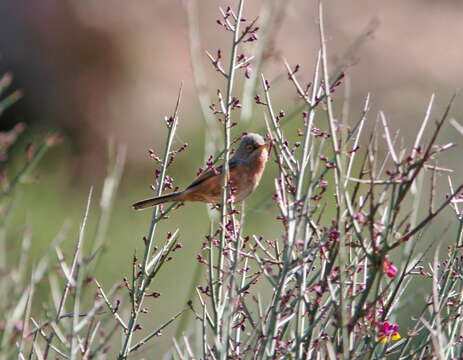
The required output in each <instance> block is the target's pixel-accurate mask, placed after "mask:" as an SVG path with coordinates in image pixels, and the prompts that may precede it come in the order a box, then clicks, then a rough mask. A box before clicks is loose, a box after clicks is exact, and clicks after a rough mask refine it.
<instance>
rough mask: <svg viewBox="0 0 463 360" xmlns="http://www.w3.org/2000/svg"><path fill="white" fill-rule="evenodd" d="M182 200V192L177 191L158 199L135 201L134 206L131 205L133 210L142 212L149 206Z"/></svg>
mask: <svg viewBox="0 0 463 360" xmlns="http://www.w3.org/2000/svg"><path fill="white" fill-rule="evenodd" d="M183 200H185V199H184V194H183V191H179V192H174V193H172V194H167V195H161V196H158V197H153V198H149V199H145V200H141V201H137V202H136V203H135V204H133V205H132V207H133V208H134V209H135V210H143V209H146V208H149V207H151V206H156V205H159V204H164V203H166V202H172V201H183Z"/></svg>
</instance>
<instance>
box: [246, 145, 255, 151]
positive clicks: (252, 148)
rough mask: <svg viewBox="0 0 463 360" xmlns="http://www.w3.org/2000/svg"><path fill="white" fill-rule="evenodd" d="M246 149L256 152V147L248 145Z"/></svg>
mask: <svg viewBox="0 0 463 360" xmlns="http://www.w3.org/2000/svg"><path fill="white" fill-rule="evenodd" d="M246 149H248V151H252V150H254V146H252V145H248V146H246Z"/></svg>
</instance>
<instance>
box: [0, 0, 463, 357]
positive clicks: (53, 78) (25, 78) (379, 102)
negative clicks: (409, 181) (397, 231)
mask: <svg viewBox="0 0 463 360" xmlns="http://www.w3.org/2000/svg"><path fill="white" fill-rule="evenodd" d="M228 4H229V3H226V2H223V1H216V2H212V1H207V2H206V1H198V4H197V8H196V12H195V14H196V15H194V17H195V18H196V16H197V25H198V26H199V31H200V40H201V43H200V44H198V46H199V48H200V55H201V58H200V61H201V64H202V66H203V68H204V70H205V75H204V76H205V79H207V85H208V89H207V91H208V93H209V94H210V96H211V98H212V101H214V102H215V101H216V100H215V98H214V95H215V93H216V90H217V88H223V86H224V83H223V79H222V78H221V77H220V75H219V74H218V73H217V72H216V71H215V70H214V69H213V67H212V66H211V65H210V63H209V61H208V59H207V56H206V55H205V50H208V51H209V52H210V53H211V54H216V52H217V49H218V48H220V49H222V50H223V51H224V56H225V58H224V61H223V62H224V64H226V62H227V58H226V55H227V54H228V48H229V44H230V34H229V33H227V32H225V31H223V30H222V28H221V27H220V26H219V25H217V23H216V19H219V18H220V13H219V11H218V7H219V6H222V7H226V6H227V5H228ZM231 5H234V4H231ZM262 5H268V3H267V2H266V1H248V2H247V3H246V6H245V16H246V17H247V18H248V19H252V18H254V17H256V16H258V15H259V13H260V8H261V6H262ZM325 6H326V7H325V19H326V20H325V22H326V32H327V45H328V52H329V57H330V61H331V64H330V65H331V67H332V68H335V67H336V66H337V65H339V64H343V65H344V66H345V68H344V71H345V73H346V76H347V78H346V81H345V84H344V86H343V87H341V89H339V90H338V91H337V95H336V96H337V98H338V99H340V101H339V102H338V105H337V108H336V111H337V114H338V116H340V115H339V114H340V112H341V106H340V105H342V104H343V100H345V98H346V97H348V98H349V122H350V123H351V124H353V123H354V122H355V121H357V120H358V119H359V117H360V114H361V111H362V107H363V102H364V100H365V97H366V96H367V94H368V93H370V94H371V110H370V112H369V115H368V119H369V126H370V127H371V126H372V124H374V121H375V120H376V116H377V112H378V110H383V111H384V112H385V114H386V116H387V118H388V121H389V122H390V126H391V128H392V129H393V131H394V132H395V130H397V129H400V135H399V142H400V143H403V144H404V145H405V146H408V148H410V146H411V143H412V139H414V134H415V133H416V131H417V129H418V128H419V126H420V123H421V121H422V119H423V117H424V114H425V112H426V108H427V104H428V102H429V99H430V97H431V95H432V94H433V93H435V94H436V98H435V104H434V108H433V112H432V115H431V124H432V123H433V122H434V120H436V119H438V118H439V117H440V115H441V114H442V112H443V110H444V109H445V106H446V105H447V103H448V101H449V99H450V97H451V95H452V94H453V93H454V92H455V90H456V89H458V88H459V87H460V86H461V83H462V79H463V72H462V71H461V64H462V63H463V48H462V47H461V46H460V44H462V43H463V2H461V1H457V0H447V1H445V0H441V1H438V2H436V1H429V0H410V1H406V2H404V1H399V0H391V1H387V2H375V3H374V4H372V2H371V1H366V0H359V1H355V2H339V1H338V2H326V5H325ZM278 10H279V12H278V14H276V15H275V16H274V18H272V19H271V21H270V22H269V27H270V29H271V30H272V32H273V34H274V36H275V37H274V38H273V40H271V41H268V42H267V43H266V46H267V48H266V49H265V57H266V63H265V66H264V67H263V69H262V71H263V72H264V73H265V75H266V77H267V78H268V79H271V80H272V79H275V80H276V83H275V84H276V86H274V90H273V93H274V99H273V101H274V105H275V108H276V109H280V108H281V109H283V110H285V111H286V112H287V113H289V112H291V110H292V109H294V108H297V106H298V105H299V103H298V102H297V97H296V93H295V91H294V89H293V86H292V84H290V83H289V82H288V81H286V78H287V77H286V70H285V68H284V62H283V59H287V61H288V62H289V63H290V64H291V65H292V66H294V65H295V64H296V63H299V64H301V70H300V72H299V73H298V78H299V80H300V81H301V82H303V83H307V82H309V81H311V79H312V72H313V67H314V64H315V61H316V56H317V52H318V49H319V32H318V20H317V18H318V8H317V2H315V1H296V0H293V1H286V2H285V5H283V6H282V5H279V9H278ZM191 11H193V9H192V8H191V2H190V1H188V0H185V1H180V0H177V1H167V0H151V1H145V0H141V1H137V2H128V1H120V0H115V1H111V2H101V1H86V0H79V1H66V2H62V1H52V0H42V1H40V2H36V3H26V2H18V1H14V0H2V1H1V2H0V17H1V21H0V73H2V74H3V73H5V72H11V73H12V74H13V76H14V81H13V87H14V88H17V89H21V90H22V92H23V93H24V98H23V99H22V100H20V101H19V102H18V103H17V104H16V105H14V106H13V107H11V108H10V109H8V110H7V111H6V112H5V113H4V114H3V115H2V117H1V123H0V124H1V125H0V126H1V129H2V131H4V130H8V129H11V128H12V127H13V126H14V124H16V123H18V122H24V123H25V124H26V125H27V130H26V132H25V135H24V136H23V137H22V138H21V139H22V140H21V141H20V142H19V143H18V144H16V145H15V147H14V148H13V149H12V151H11V155H10V156H11V157H12V158H13V159H14V161H18V162H20V161H21V159H22V158H23V157H24V155H23V153H24V148H25V146H26V144H27V143H28V142H29V141H31V140H36V139H39V138H41V137H43V135H45V134H47V133H49V132H58V133H59V134H61V135H62V136H63V138H64V141H63V143H62V144H61V145H60V146H58V147H56V148H54V149H52V151H50V152H49V153H48V154H47V155H46V157H45V159H44V160H43V161H42V162H41V164H40V166H39V168H38V169H37V171H36V172H35V174H37V176H38V181H37V182H33V183H31V184H26V185H22V186H21V198H20V204H19V206H20V207H21V209H24V211H20V212H19V213H18V215H17V216H16V217H15V218H14V219H13V223H12V226H10V228H9V232H8V237H7V241H8V250H9V251H11V253H12V254H13V253H16V252H17V251H19V248H18V246H17V244H18V242H17V239H20V237H21V232H22V231H23V229H24V227H25V226H27V227H29V228H30V229H31V231H32V234H33V235H32V238H33V244H32V246H33V249H34V254H36V256H37V257H40V255H41V254H42V253H43V252H45V251H46V249H47V248H48V247H49V246H50V243H51V241H52V239H53V238H54V236H55V235H56V234H57V233H58V231H59V229H60V228H61V226H62V224H63V223H64V222H65V220H68V219H70V220H71V222H72V224H73V225H72V226H73V231H74V230H77V229H78V225H79V221H80V219H81V217H82V214H83V211H84V207H85V199H86V196H87V194H88V191H89V188H90V186H91V185H94V186H95V198H94V202H93V205H92V208H91V212H90V219H91V222H90V227H89V233H90V234H92V231H93V232H94V231H95V230H94V227H95V221H93V222H92V218H95V217H96V214H97V213H98V211H99V208H98V199H99V196H100V195H99V194H100V192H101V188H102V183H103V178H104V175H105V168H106V166H105V164H106V161H107V156H106V153H107V152H106V144H107V139H108V138H111V139H112V140H113V141H114V142H115V143H120V144H126V145H127V149H128V152H127V155H128V158H127V160H128V161H127V163H126V166H125V170H124V174H123V176H122V181H121V186H120V190H119V192H118V195H117V198H116V201H115V204H114V211H113V214H112V217H111V221H110V226H109V231H108V234H107V236H106V241H107V243H108V244H109V246H108V247H107V248H106V249H105V253H104V257H103V258H102V260H101V262H100V264H99V266H98V268H97V269H96V272H95V276H96V277H97V278H98V279H99V280H100V282H101V283H102V284H104V285H105V286H106V287H107V288H109V287H110V286H111V285H112V284H113V283H114V282H119V281H121V280H122V278H123V277H124V276H128V274H129V273H130V272H131V269H130V267H131V258H132V255H133V254H134V253H137V254H140V255H141V252H142V249H143V241H142V237H143V236H144V235H145V234H146V233H147V231H148V227H149V221H150V217H151V212H150V211H145V212H134V211H133V210H132V209H131V207H130V204H131V203H133V202H134V201H136V200H139V199H141V198H145V197H148V196H151V195H152V190H151V189H150V184H151V183H153V171H154V169H155V168H156V166H157V164H156V163H155V162H154V161H152V160H150V159H149V157H148V152H147V150H148V148H152V149H153V150H154V151H155V152H156V153H157V154H159V155H160V154H162V151H163V149H164V136H165V134H166V128H165V125H164V116H166V115H169V114H171V113H172V111H173V109H174V106H175V102H176V97H177V93H178V89H179V86H180V83H181V82H183V86H184V92H183V98H182V102H181V107H180V123H179V124H180V125H179V129H178V132H177V137H176V139H175V144H174V147H180V146H181V145H183V143H185V142H186V143H188V144H189V147H188V151H186V152H182V153H180V154H179V155H178V156H177V160H176V162H175V163H174V165H173V166H172V167H171V168H170V174H169V175H171V176H173V177H174V178H175V180H176V182H175V184H176V185H178V186H180V187H181V188H182V187H184V186H186V185H188V184H189V182H190V181H191V180H192V179H193V177H194V176H195V175H196V172H197V169H198V168H199V167H200V166H201V165H203V164H204V158H205V156H207V155H209V154H205V146H204V141H205V138H206V137H208V136H209V134H208V132H207V131H206V126H205V121H204V117H203V114H202V113H201V107H200V105H199V102H198V97H197V89H196V88H195V81H194V77H193V70H192V63H191V57H190V30H189V21H188V13H189V12H190V15H191ZM261 16H262V14H261ZM190 20H191V18H190ZM365 33H367V35H366V36H363V37H362V36H361V34H365ZM359 36H360V37H361V39H362V41H358V39H359ZM253 46H255V44H254V43H251V44H249V45H247V47H246V49H245V53H246V51H247V52H248V53H249V52H250V51H251V50H250V49H252V47H253ZM352 46H353V47H352ZM352 49H354V50H355V51H354V52H352V53H351V50H352ZM346 52H348V55H349V56H347V57H345V54H346ZM280 75H284V76H280ZM238 78H239V79H238V80H239V81H238V86H237V88H236V89H237V91H236V96H238V97H240V96H241V92H242V90H241V85H242V82H243V80H244V72H240V73H239V74H238ZM346 87H348V91H346ZM258 88H259V87H258ZM460 97H461V96H459V97H457V101H456V103H455V106H454V108H453V110H452V112H451V117H455V118H456V119H457V120H459V121H460V123H461V119H459V116H460V113H461V111H462V109H463V107H462V106H461V100H460ZM297 121H299V120H297ZM297 121H295V122H294V124H293V125H291V126H290V127H288V132H291V133H295V131H293V130H294V129H295V128H297V127H300V124H298V123H297ZM320 126H321V127H323V125H322V124H320ZM263 127H264V121H263V109H262V108H254V112H253V114H252V116H251V117H250V120H249V121H248V122H241V123H240V124H239V126H237V127H236V128H234V131H235V132H234V135H239V134H240V133H241V132H242V131H259V132H261V133H264V132H265V131H264V130H263ZM291 136H292V135H291ZM291 136H290V137H291ZM411 136H413V138H411ZM293 138H294V136H293ZM425 139H428V138H426V136H425ZM447 142H456V143H460V144H461V138H460V137H459V135H458V134H457V133H456V132H455V130H453V128H452V127H450V126H446V127H445V128H444V130H443V132H442V135H441V142H440V143H447ZM460 152H461V150H460V149H459V148H458V147H457V148H456V149H454V150H452V151H451V152H450V153H449V154H446V155H445V157H443V160H441V161H442V162H440V163H439V165H441V166H443V167H450V168H453V169H455V170H456V171H457V172H456V174H455V178H456V179H461V178H462V176H461V175H462V165H461V158H458V157H457V156H458V153H460ZM274 171H275V169H273V167H272V165H270V166H269V169H267V174H268V176H267V177H266V179H265V180H264V183H263V184H262V186H261V187H259V188H258V190H257V191H256V192H255V194H254V195H253V196H252V197H251V198H250V199H249V201H248V202H247V208H248V209H249V210H248V212H247V214H248V216H249V218H248V224H247V228H246V232H247V233H249V234H252V233H259V234H262V235H263V236H264V237H265V236H268V237H270V236H275V233H277V234H278V231H279V230H278V224H271V222H269V221H268V220H269V219H274V215H275V214H276V210H275V208H274V207H273V204H272V202H271V201H266V199H268V198H269V194H271V191H272V186H273V179H272V174H273V173H274ZM438 181H439V188H440V189H442V191H443V192H445V191H447V190H446V187H445V186H446V177H443V176H441V177H439V179H438ZM456 182H458V181H456ZM438 221H440V222H441V223H442V227H441V229H439V230H436V237H437V236H438V235H437V234H439V236H440V233H439V232H442V231H443V230H442V229H444V228H445V227H446V226H447V223H446V222H445V221H446V220H445V219H441V220H438ZM269 224H270V225H269ZM92 226H93V227H92ZM177 227H180V233H181V240H180V241H181V242H182V243H184V245H185V247H184V248H183V249H182V250H181V251H180V253H179V254H178V255H176V256H177V258H175V259H174V260H175V261H173V262H172V264H171V265H170V266H169V267H167V269H169V271H170V273H169V274H165V275H164V276H161V280H160V282H159V283H157V284H155V287H156V290H157V291H160V292H161V293H162V294H163V296H161V297H160V298H158V299H156V302H155V303H154V300H153V304H149V305H148V306H149V307H150V309H151V313H150V314H151V316H153V321H154V324H155V323H159V322H162V321H164V320H166V319H167V318H168V315H170V314H173V313H174V312H175V311H178V310H179V309H182V308H183V307H184V305H185V303H186V301H187V300H188V296H189V291H190V283H191V280H192V274H193V273H194V272H195V268H196V266H197V260H196V255H197V254H198V252H199V251H200V248H201V245H202V242H203V241H204V235H205V234H206V233H207V232H208V216H207V208H206V205H203V204H188V206H184V207H182V208H180V209H179V210H177V211H176V212H175V213H173V214H172V215H171V216H170V218H169V219H168V220H167V221H165V222H164V223H163V224H161V226H160V227H159V230H158V231H159V232H158V234H159V236H160V238H161V239H163V236H164V234H165V233H166V232H167V231H172V230H175V228H177ZM71 234H76V232H75V231H74V232H71ZM76 236H77V235H75V236H74V237H73V236H71V238H70V239H68V240H67V241H66V243H65V244H64V245H63V247H64V248H67V249H71V248H72V247H73V241H74V239H75V238H76ZM432 240H434V239H430V241H432ZM87 245H88V244H87ZM88 246H89V248H90V245H88ZM164 271H166V269H164ZM44 299H45V297H44ZM153 327H155V325H153ZM146 328H147V329H148V328H150V327H149V326H146ZM156 346H159V348H158V349H160V350H161V351H162V350H165V349H166V348H167V347H169V346H170V338H169V337H168V336H166V337H165V338H163V339H159V340H158V341H157V343H156Z"/></svg>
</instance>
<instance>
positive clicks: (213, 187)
mask: <svg viewBox="0 0 463 360" xmlns="http://www.w3.org/2000/svg"><path fill="white" fill-rule="evenodd" d="M266 147H267V144H266V143H265V141H264V138H263V137H262V136H260V135H259V134H248V135H245V136H244V137H243V139H241V142H240V145H239V146H238V149H237V150H236V152H235V154H234V155H233V157H232V158H231V159H230V161H229V162H228V166H229V171H230V180H231V186H232V188H234V189H235V191H234V192H233V195H232V201H233V202H239V201H242V200H244V199H246V198H247V197H248V196H249V195H250V194H251V193H252V192H253V191H254V190H255V189H256V187H257V185H259V182H260V179H261V178H262V174H263V172H264V168H265V164H266V162H267V159H268V154H267V151H266ZM221 172H222V166H219V167H218V168H217V169H216V171H214V170H212V169H208V170H207V171H205V172H204V173H202V174H201V175H199V176H198V177H197V178H196V179H195V180H194V181H193V182H192V183H191V185H190V186H188V187H187V188H186V189H185V190H183V191H178V192H174V193H171V194H167V195H161V196H158V197H153V198H149V199H145V200H141V201H138V202H136V203H135V204H133V205H132V207H133V208H134V209H135V210H142V209H146V208H148V207H151V206H156V205H159V204H163V203H166V202H173V201H182V202H183V201H202V202H206V203H219V202H220V198H221V186H222V175H221Z"/></svg>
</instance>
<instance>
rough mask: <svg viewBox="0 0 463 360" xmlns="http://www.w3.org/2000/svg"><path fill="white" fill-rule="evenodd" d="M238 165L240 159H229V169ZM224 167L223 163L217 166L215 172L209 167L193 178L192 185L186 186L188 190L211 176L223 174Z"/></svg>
mask: <svg viewBox="0 0 463 360" xmlns="http://www.w3.org/2000/svg"><path fill="white" fill-rule="evenodd" d="M236 165H238V161H236V160H233V159H231V160H230V161H229V163H228V167H229V169H233V168H234V167H236ZM222 168H223V165H220V166H219V167H216V168H215V170H216V171H215V172H214V171H213V170H212V169H207V170H206V171H204V172H203V173H202V174H199V175H198V177H197V178H196V179H194V180H193V182H192V183H191V184H190V186H188V187H187V188H186V190H188V189H190V188H192V187H193V186H196V185H198V184H201V183H202V182H203V181H204V180H207V179H209V178H211V177H213V176H218V175H220V174H222Z"/></svg>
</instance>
